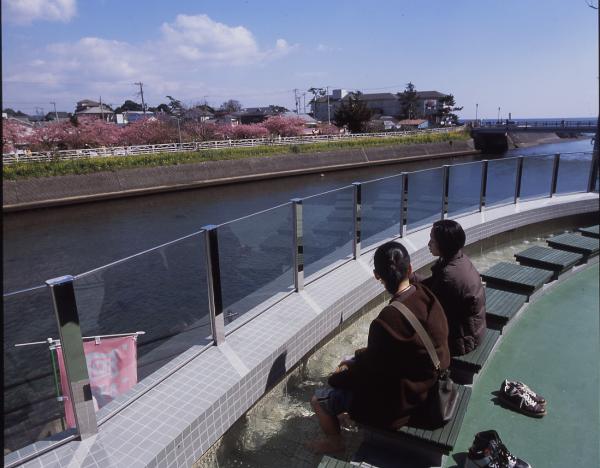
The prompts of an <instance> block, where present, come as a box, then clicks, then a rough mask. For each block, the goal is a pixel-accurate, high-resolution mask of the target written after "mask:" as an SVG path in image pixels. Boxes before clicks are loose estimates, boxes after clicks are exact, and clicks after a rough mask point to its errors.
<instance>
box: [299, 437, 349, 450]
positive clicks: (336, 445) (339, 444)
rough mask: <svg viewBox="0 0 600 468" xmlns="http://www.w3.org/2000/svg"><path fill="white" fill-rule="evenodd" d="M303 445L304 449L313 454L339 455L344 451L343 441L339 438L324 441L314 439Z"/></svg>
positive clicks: (328, 438)
mask: <svg viewBox="0 0 600 468" xmlns="http://www.w3.org/2000/svg"><path fill="white" fill-rule="evenodd" d="M305 445H306V448H307V449H309V450H310V451H312V452H313V453H340V452H343V451H344V449H345V447H344V441H343V440H342V438H341V437H336V438H330V437H327V438H325V439H315V440H311V441H309V442H306V444H305Z"/></svg>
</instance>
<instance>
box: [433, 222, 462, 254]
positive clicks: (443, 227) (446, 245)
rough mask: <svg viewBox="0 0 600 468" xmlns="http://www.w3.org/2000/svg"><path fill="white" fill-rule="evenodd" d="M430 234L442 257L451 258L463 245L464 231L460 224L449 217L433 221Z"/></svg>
mask: <svg viewBox="0 0 600 468" xmlns="http://www.w3.org/2000/svg"><path fill="white" fill-rule="evenodd" d="M431 235H432V236H433V238H434V239H435V241H436V243H437V246H438V248H439V250H440V253H441V254H442V258H451V257H453V256H454V255H456V253H457V252H458V251H459V250H460V249H462V248H463V247H464V246H465V241H466V236H465V231H463V228H462V226H461V225H460V224H458V223H457V222H456V221H452V220H451V219H442V220H440V221H436V222H435V223H433V226H432V228H431Z"/></svg>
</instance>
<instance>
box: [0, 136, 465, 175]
mask: <svg viewBox="0 0 600 468" xmlns="http://www.w3.org/2000/svg"><path fill="white" fill-rule="evenodd" d="M469 138H470V136H469V134H468V132H453V133H424V134H420V135H408V136H398V137H387V138H360V139H359V138H357V139H355V140H343V141H331V142H323V143H306V144H300V145H289V146H253V147H244V148H223V149H211V150H201V151H186V152H178V153H156V154H146V155H138V156H109V157H93V158H85V159H74V160H53V161H42V162H30V163H23V162H18V163H14V164H10V165H6V166H3V168H2V171H3V175H4V178H5V179H7V180H16V179H27V178H35V177H52V176H61V175H72V174H89V173H92V172H107V171H118V170H121V169H130V168H136V167H156V166H171V165H177V164H190V163H196V162H203V161H218V160H226V159H245V158H256V157H269V156H273V155H285V154H298V153H318V152H323V151H331V150H336V149H349V148H360V147H368V146H389V145H395V144H418V143H436V142H443V141H451V140H453V141H458V140H468V139H469Z"/></svg>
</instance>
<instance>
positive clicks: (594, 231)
mask: <svg viewBox="0 0 600 468" xmlns="http://www.w3.org/2000/svg"><path fill="white" fill-rule="evenodd" d="M598 227H599V226H598V224H596V225H595V226H590V227H585V228H577V230H578V231H579V232H580V233H581V234H582V235H584V236H585V237H595V238H596V239H600V233H599V231H598Z"/></svg>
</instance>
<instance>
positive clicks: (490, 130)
mask: <svg viewBox="0 0 600 468" xmlns="http://www.w3.org/2000/svg"><path fill="white" fill-rule="evenodd" d="M597 129H598V121H597V120H596V121H594V120H591V119H587V120H579V121H576V120H531V121H519V122H514V121H511V120H504V121H498V122H495V123H494V122H486V123H484V124H482V125H479V126H475V127H473V128H471V136H472V137H473V141H474V143H475V149H478V150H481V151H483V152H484V153H503V152H504V151H506V150H507V149H508V139H509V137H508V135H509V134H511V133H534V132H538V133H541V132H544V133H557V134H578V133H597Z"/></svg>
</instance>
